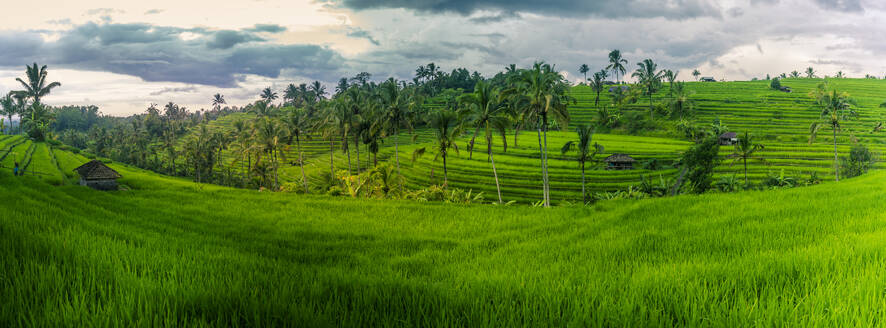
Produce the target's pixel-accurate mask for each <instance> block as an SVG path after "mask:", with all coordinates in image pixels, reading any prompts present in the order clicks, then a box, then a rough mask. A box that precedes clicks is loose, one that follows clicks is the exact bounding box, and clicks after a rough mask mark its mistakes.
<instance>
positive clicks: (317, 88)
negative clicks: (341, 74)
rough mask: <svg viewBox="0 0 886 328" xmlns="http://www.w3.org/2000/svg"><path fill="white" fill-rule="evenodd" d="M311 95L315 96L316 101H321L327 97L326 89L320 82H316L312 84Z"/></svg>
mask: <svg viewBox="0 0 886 328" xmlns="http://www.w3.org/2000/svg"><path fill="white" fill-rule="evenodd" d="M311 93H313V94H314V99H315V101H320V99H321V98H324V97H326V87H324V86H323V84H321V83H320V81H314V82H313V83H311Z"/></svg>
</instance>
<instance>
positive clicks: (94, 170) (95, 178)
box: [74, 160, 121, 190]
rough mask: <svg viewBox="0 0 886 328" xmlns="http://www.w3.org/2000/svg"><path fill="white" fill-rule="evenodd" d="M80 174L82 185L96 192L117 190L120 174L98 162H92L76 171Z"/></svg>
mask: <svg viewBox="0 0 886 328" xmlns="http://www.w3.org/2000/svg"><path fill="white" fill-rule="evenodd" d="M74 171H76V172H77V173H78V174H80V185H81V186H87V187H90V188H92V189H96V190H117V179H119V178H120V177H121V176H120V173H117V171H114V169H112V168H110V167H108V166H107V165H105V163H102V162H101V161H98V160H92V161H90V162H89V163H86V164H83V165H81V166H80V167H78V168H76V169H74Z"/></svg>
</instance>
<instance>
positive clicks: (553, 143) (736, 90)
mask: <svg viewBox="0 0 886 328" xmlns="http://www.w3.org/2000/svg"><path fill="white" fill-rule="evenodd" d="M820 82H822V80H821V79H785V80H783V82H782V83H783V85H786V86H790V87H792V88H793V89H794V92H793V93H784V92H781V91H775V90H772V89H770V88H769V85H768V83H769V81H754V82H718V83H700V82H688V83H687V88H688V89H689V90H690V92H691V93H692V95H691V96H690V98H691V99H692V100H693V101H694V102H695V112H696V114H695V116H694V117H693V120H694V121H695V122H697V123H699V124H710V123H711V122H713V121H714V120H715V119H719V120H721V122H722V123H723V124H724V125H726V126H728V127H729V128H730V130H732V131H735V132H739V133H741V132H744V131H748V132H750V133H752V134H753V135H754V136H755V137H756V140H757V142H759V143H762V144H763V145H765V149H763V150H762V151H760V152H758V155H760V156H762V157H764V158H765V159H766V162H765V163H762V162H759V161H751V162H749V170H748V171H749V176H750V179H751V181H752V182H760V181H762V180H763V179H765V178H766V177H767V176H768V175H777V174H779V173H780V172H781V171H782V170H783V171H784V172H785V174H786V175H788V176H793V177H795V178H798V179H806V178H808V177H810V175H812V174H816V175H817V176H818V178H821V179H823V180H825V181H828V180H833V178H834V177H833V144H832V142H833V139H832V137H831V136H830V134H829V133H822V134H821V135H820V136H819V138H818V139H817V140H816V142H815V143H812V144H810V143H809V142H808V140H809V125H810V124H811V123H812V122H814V121H816V120H817V119H818V117H819V114H820V110H819V109H817V108H816V107H815V106H814V104H813V102H812V99H811V98H810V97H809V95H808V93H809V91H811V90H813V89H814V88H815V87H816V85H817V84H818V83H820ZM829 83H830V85H831V86H832V87H834V88H836V89H837V90H839V91H845V92H848V93H849V94H850V95H851V96H852V97H853V98H855V99H856V100H857V101H858V106H859V112H860V113H861V116H860V118H859V119H858V120H853V121H849V122H846V123H844V124H843V131H842V132H841V134H840V135H839V136H838V138H837V139H838V140H837V141H838V150H839V153H840V156H845V155H846V154H847V153H848V150H849V147H850V145H851V141H850V137H851V136H854V137H855V138H856V139H857V140H858V141H859V142H861V143H864V144H866V145H867V146H868V147H870V148H872V150H873V151H875V152H877V153H881V154H882V153H886V135H884V134H883V133H874V132H872V130H873V126H874V125H875V124H876V122H882V121H884V120H886V116H884V114H886V110H884V109H883V108H880V107H879V104H880V103H882V102H883V101H884V100H886V81H882V80H867V79H830V80H829ZM572 95H573V96H574V97H575V98H576V100H577V104H575V105H573V106H571V107H570V112H571V116H572V118H573V119H572V121H573V122H572V123H573V124H572V125H571V126H570V127H569V128H568V129H567V130H566V131H562V132H560V131H552V132H550V133H549V135H548V147H549V152H550V153H549V154H548V157H549V159H550V163H549V166H550V175H551V185H552V197H553V198H554V200H555V201H561V200H572V201H574V200H578V199H580V198H581V185H580V181H581V178H580V173H579V170H578V164H577V163H576V162H575V161H574V160H572V158H571V155H566V156H564V155H561V154H560V152H559V149H560V147H561V146H562V145H563V144H565V143H566V142H567V141H570V140H573V139H574V138H576V133H575V132H574V130H573V128H574V126H575V125H576V124H588V123H592V122H593V120H594V113H595V110H596V109H595V107H594V99H595V96H596V95H595V94H594V93H593V92H592V91H591V89H590V88H588V87H585V86H577V87H574V88H573V89H572ZM666 97H667V90H666V87H665V90H662V91H660V92H659V93H657V94H656V96H655V101H656V103H660V102H661V101H662V100H664V99H665V98H666ZM609 102H610V100H609V96H608V95H607V92H604V93H603V94H601V99H600V104H601V106H602V105H605V104H608V103H609ZM647 110H648V103H647V102H646V100H645V99H643V100H640V101H639V102H638V103H636V104H632V105H629V106H627V108H626V110H625V114H627V113H632V112H635V113H637V112H642V113H644V114H645V113H646V111H647ZM250 116H251V115H248V114H234V115H231V116H228V117H224V118H222V119H220V120H219V121H216V122H213V123H212V126H214V127H215V128H222V129H224V128H231V126H232V125H233V122H234V121H236V120H241V119H244V120H248V119H249V118H250ZM644 117H645V116H644ZM663 125H667V123H663ZM416 133H417V134H418V138H417V140H416V142H415V143H413V142H412V140H411V138H410V137H409V136H408V135H403V136H401V138H400V144H401V147H400V160H401V163H402V164H403V170H404V172H403V174H404V175H405V176H406V177H407V178H408V181H409V183H410V184H411V185H412V187H416V188H423V187H427V186H428V185H431V184H442V180H443V179H442V167H441V165H442V163H441V161H440V160H437V161H435V160H434V156H433V155H426V156H424V157H423V158H421V159H419V160H418V161H417V162H415V163H412V162H411V154H412V151H413V150H415V149H417V148H420V147H431V145H432V140H433V133H432V132H431V131H429V130H419V131H417V132H416ZM644 133H646V134H649V135H651V136H645V137H638V136H628V135H618V134H604V133H598V134H597V135H596V136H595V139H594V141H595V142H598V143H600V144H601V145H603V146H604V147H605V152H604V153H603V154H601V155H600V156H599V157H598V158H603V157H605V156H607V155H609V154H612V153H627V154H630V155H632V156H634V158H636V159H637V160H638V161H639V163H638V165H637V166H642V163H644V162H647V161H650V160H653V159H655V160H658V161H659V164H663V165H665V166H668V165H670V164H671V163H672V162H673V160H674V159H676V158H678V156H679V155H680V153H681V152H683V151H685V150H686V149H687V148H688V146H689V144H690V143H689V142H687V141H686V140H683V139H680V138H675V137H673V135H675V132H674V131H666V130H661V129H660V130H656V131H646V132H644ZM469 138H470V137H469V136H465V137H463V138H462V139H461V140H460V141H459V142H458V144H459V146H460V148H461V151H460V152H459V153H455V154H452V155H451V158H450V159H449V161H450V165H449V169H450V185H452V186H454V187H458V188H463V189H473V190H474V191H483V192H485V193H486V195H487V196H489V197H487V198H494V196H493V195H495V184H494V182H493V178H492V168H491V165H490V163H489V162H488V161H487V156H486V155H485V154H482V153H483V152H484V150H485V148H486V145H485V142H484V141H483V140H481V139H482V138H478V139H477V143H476V149H477V150H478V152H479V154H478V153H477V152H475V153H474V155H473V156H472V158H470V159H469V158H468V157H469V154H468V152H467V151H465V149H466V147H465V146H466V144H467V141H468V139H469ZM337 142H338V141H336V144H335V149H334V163H335V166H336V168H337V169H340V170H344V169H346V168H347V167H348V159H347V156H346V155H345V154H343V153H342V152H341V151H340V147H338V146H337ZM404 145H405V146H404ZM292 148H293V149H290V150H289V151H288V156H287V158H288V160H289V162H291V163H290V164H292V163H294V162H295V159H296V158H298V156H297V154H296V153H295V150H294V147H292ZM351 148H352V149H353V148H354V147H353V146H352V147H351ZM393 148H394V147H393V141H392V140H388V141H387V142H385V143H384V144H383V145H382V148H381V150H380V152H379V156H378V157H379V160H380V161H388V160H391V159H392V158H393V156H394V149H393ZM304 149H305V153H306V158H307V163H308V164H307V166H308V177H309V179H314V180H319V179H320V176H321V175H322V174H324V173H326V172H328V171H329V151H330V145H329V142H328V141H326V140H323V139H322V138H318V137H315V138H313V139H311V140H309V141H306V142H305V145H304ZM494 149H495V156H496V164H497V166H498V170H499V176H500V179H501V184H502V189H503V191H502V194H503V197H504V199H505V200H517V201H521V202H524V203H528V202H534V201H537V200H538V199H540V198H541V188H540V186H541V184H540V182H539V181H541V170H540V168H539V160H538V158H539V151H538V138H537V136H536V133H535V132H534V131H521V133H520V135H519V138H518V140H515V139H514V136H513V132H511V133H509V136H508V151H507V152H503V151H502V148H501V145H500V141H498V140H497V141H496V147H494ZM732 150H733V149H732V147H729V146H726V147H722V148H721V155H722V156H723V157H724V158H725V157H726V156H728V155H729V154H730V153H731V152H732ZM367 155H368V151H367V150H366V148H362V150H361V158H360V159H361V164H360V166H361V167H362V168H366V167H367V166H368V165H372V163H371V162H369V157H368V156H367ZM236 156H237V155H236V154H234V153H233V152H228V153H226V154H225V157H226V162H227V163H231V162H233V160H234V158H235V157H236ZM351 157H352V159H351V161H352V163H351V166H352V168H354V169H356V167H357V164H356V161H357V157H356V153H354V152H353V151H352V154H351ZM240 162H241V163H240V164H241V165H245V159H244V160H242V161H240ZM731 164H732V161H731V160H724V161H723V163H722V164H721V165H720V166H719V167H717V169H716V170H715V172H716V175H717V178H719V177H724V176H731V175H737V176H738V177H739V178H740V176H741V173H740V172H741V171H742V170H741V168H740V167H739V166H738V165H736V166H732V165H731ZM876 166H877V167H878V168H883V167H886V164H884V163H883V162H881V163H878V164H877V165H876ZM676 173H677V170H675V169H670V168H665V169H661V170H644V169H636V170H632V171H620V172H617V171H604V170H599V169H597V170H591V171H589V172H588V189H589V190H590V191H591V192H599V191H611V190H616V189H626V188H628V187H630V186H637V185H639V184H640V183H641V179H642V177H643V176H646V177H651V178H655V179H657V178H658V177H659V175H660V176H662V177H664V178H668V177H674V176H675V175H676ZM281 179H282V180H283V181H289V182H295V181H300V179H301V172H300V170H299V169H298V167H297V166H292V165H288V166H286V165H284V168H282V169H281Z"/></svg>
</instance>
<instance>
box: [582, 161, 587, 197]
mask: <svg viewBox="0 0 886 328" xmlns="http://www.w3.org/2000/svg"><path fill="white" fill-rule="evenodd" d="M587 201H588V196H587V193H586V192H585V162H584V161H582V162H581V202H582V203H587Z"/></svg>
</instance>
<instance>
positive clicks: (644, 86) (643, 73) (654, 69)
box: [579, 49, 701, 126]
mask: <svg viewBox="0 0 886 328" xmlns="http://www.w3.org/2000/svg"><path fill="white" fill-rule="evenodd" d="M627 63H628V61H627V59H624V58H623V57H622V54H621V51H620V50H618V49H616V50H612V51H611V52H610V53H609V64H608V65H607V66H606V67H605V68H604V69H601V70H600V71H598V72H595V73H593V74H591V77H590V78H587V77H586V78H585V81H587V82H588V85H589V86H590V87H591V89H592V90H593V91H594V92H595V93H596V98H595V99H594V106H595V107H598V117H600V118H604V119H605V120H604V121H609V120H610V119H611V118H612V117H613V115H615V114H614V113H613V112H612V111H611V110H609V109H601V108H599V103H600V93H601V92H603V90H605V89H606V86H607V85H611V84H612V82H609V81H607V80H606V78H608V77H609V74H610V72H611V73H612V74H613V75H614V76H615V78H616V83H615V84H616V85H618V84H620V83H621V81H620V80H619V76H624V75H625V74H626V73H627V68H626V67H625V65H626V64H627ZM589 71H590V68H589V67H588V65H586V64H582V65H581V66H580V67H579V72H580V73H582V74H585V76H587V72H589ZM678 74H679V72H675V71H672V70H669V69H664V70H659V69H658V64H656V63H655V62H654V61H653V60H652V59H648V58H647V59H644V60H643V61H640V62H638V63H637V69H636V70H634V72H633V73H632V74H631V77H633V78H635V79H636V80H637V83H636V84H635V85H634V87H636V88H639V93H640V95H642V96H646V97H648V99H649V115H650V118H651V119H654V118H655V107H654V103H653V99H652V96H653V95H654V94H655V93H657V92H658V91H659V90H660V89H661V87H662V84H663V82H664V81H667V82H668V83H669V85H670V88H669V89H668V100H669V104H668V105H669V107H670V108H669V109H670V111H671V113H673V114H675V115H679V117H680V118H683V116H684V115H685V114H686V113H687V112H689V111H690V110H691V109H692V101H691V100H690V99H689V92H688V90H687V89H686V88H685V85H684V83H683V82H682V81H677V75H678ZM692 75H693V76H695V78H696V79H698V76H699V75H701V73H700V72H699V71H698V70H697V69H696V70H693V72H692ZM611 93H612V99H613V102H614V104H615V105H617V106H620V105H621V104H623V103H624V102H625V101H626V100H633V96H632V95H630V94H628V93H627V92H625V91H624V89H623V88H622V87H620V86H616V87H613V88H611ZM602 125H604V126H608V125H610V124H608V123H606V124H602Z"/></svg>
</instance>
